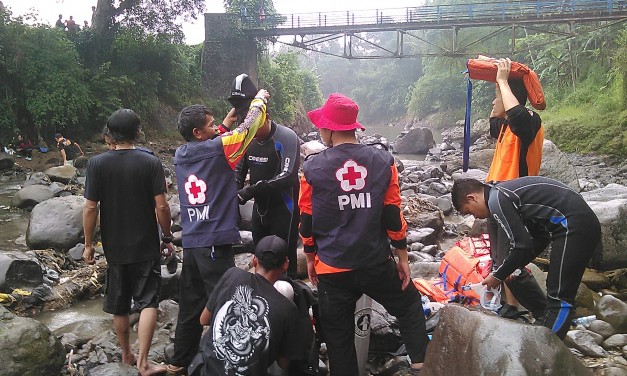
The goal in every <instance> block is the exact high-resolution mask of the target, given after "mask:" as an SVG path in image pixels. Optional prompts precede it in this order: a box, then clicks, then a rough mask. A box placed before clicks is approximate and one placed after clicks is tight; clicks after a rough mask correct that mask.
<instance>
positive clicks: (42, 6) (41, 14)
mask: <svg viewBox="0 0 627 376" xmlns="http://www.w3.org/2000/svg"><path fill="white" fill-rule="evenodd" d="M2 2H3V3H4V5H5V6H6V7H9V8H11V11H12V12H13V16H18V15H25V14H27V13H36V14H37V20H38V21H39V22H40V23H45V24H49V25H54V23H55V22H56V20H57V18H58V16H59V14H62V15H63V19H64V20H66V19H68V18H69V16H73V17H74V21H76V23H77V24H79V25H82V24H83V21H85V20H87V21H88V22H89V23H91V7H92V5H96V3H97V0H2ZM420 3H422V1H420V0H386V1H384V2H382V1H381V0H316V1H310V0H274V7H275V9H276V10H277V12H279V13H282V14H290V13H309V12H321V11H326V12H330V11H341V10H363V9H377V8H379V9H380V8H382V4H385V6H384V8H404V7H411V6H417V5H420ZM222 4H223V2H222V0H206V6H205V12H207V13H221V12H224V7H223V6H222ZM183 31H184V32H185V40H186V43H188V44H197V43H201V42H202V41H203V40H204V35H205V33H204V25H203V22H202V17H199V19H198V20H197V21H196V22H187V23H184V24H183Z"/></svg>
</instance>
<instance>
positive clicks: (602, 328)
mask: <svg viewBox="0 0 627 376" xmlns="http://www.w3.org/2000/svg"><path fill="white" fill-rule="evenodd" d="M588 329H590V331H593V332H595V333H598V334H600V335H601V336H603V338H609V337H611V336H613V335H614V334H616V329H614V327H613V326H612V325H611V324H610V323H608V322H606V321H603V320H594V321H593V322H591V323H590V327H589V328H588Z"/></svg>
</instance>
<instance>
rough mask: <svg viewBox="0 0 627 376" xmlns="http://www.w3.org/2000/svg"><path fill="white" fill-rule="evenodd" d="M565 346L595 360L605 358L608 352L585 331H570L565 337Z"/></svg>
mask: <svg viewBox="0 0 627 376" xmlns="http://www.w3.org/2000/svg"><path fill="white" fill-rule="evenodd" d="M564 344H565V345H566V346H568V347H572V348H574V349H577V350H579V351H581V353H582V354H584V355H585V356H590V357H593V358H605V357H607V352H606V351H605V350H603V347H601V346H599V344H598V343H597V342H596V341H595V339H594V338H593V337H592V336H591V335H590V333H589V332H587V331H585V330H570V331H568V333H567V334H566V337H564Z"/></svg>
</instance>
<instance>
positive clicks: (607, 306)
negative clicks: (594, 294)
mask: <svg viewBox="0 0 627 376" xmlns="http://www.w3.org/2000/svg"><path fill="white" fill-rule="evenodd" d="M596 308H597V318H599V319H601V320H603V321H607V322H608V323H610V324H611V325H612V327H614V329H616V332H617V333H627V303H625V302H623V301H621V300H619V299H616V298H615V297H613V296H611V295H605V296H604V297H602V298H601V300H600V301H599V303H598V304H597V307H596Z"/></svg>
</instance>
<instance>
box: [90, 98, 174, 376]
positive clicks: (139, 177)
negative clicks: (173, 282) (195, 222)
mask: <svg viewBox="0 0 627 376" xmlns="http://www.w3.org/2000/svg"><path fill="white" fill-rule="evenodd" d="M139 124H140V120H139V117H138V116H137V114H135V113H134V112H133V111H131V110H128V109H121V110H118V111H115V112H114V113H113V114H112V115H111V116H110V117H109V119H108V121H107V128H108V130H109V132H110V134H111V136H112V137H113V138H114V140H115V143H116V149H115V150H110V151H108V152H106V153H102V154H100V155H98V156H96V157H94V158H92V159H90V160H89V162H88V164H87V180H86V182H85V198H86V199H87V201H86V203H85V206H84V208H83V230H84V232H85V250H84V252H83V259H84V260H85V262H86V263H88V264H93V263H94V262H95V258H94V246H93V241H94V238H93V236H94V229H95V226H96V220H97V218H98V204H100V231H101V238H102V245H103V249H104V253H105V258H106V259H107V264H108V268H107V282H106V286H105V302H104V307H103V310H104V311H105V312H107V313H111V314H113V326H114V329H115V333H116V335H117V337H118V341H119V342H120V346H121V347H122V361H123V362H124V363H126V364H131V365H133V364H135V363H137V368H138V369H139V374H140V375H142V376H146V375H154V374H158V373H163V372H165V370H166V368H165V366H157V365H154V364H150V363H149V362H148V350H149V349H150V344H151V342H152V336H153V332H154V328H155V325H156V322H157V307H158V305H159V287H160V284H161V266H160V256H161V255H162V254H163V255H164V256H168V255H169V254H171V253H172V250H173V249H172V244H171V243H172V233H171V229H170V224H171V223H170V207H169V205H168V202H167V199H166V195H165V185H164V184H163V181H164V179H165V175H164V171H163V166H162V165H161V161H160V160H159V158H157V157H155V156H153V155H150V154H148V153H146V152H143V151H140V150H138V149H135V147H134V143H135V140H136V139H137V136H138V134H139V130H140V128H139ZM155 211H156V213H157V215H156V216H155ZM157 222H158V223H159V225H160V226H161V230H162V231H163V236H162V242H161V243H160V241H159V233H158V227H157ZM161 250H163V251H161ZM131 301H133V302H134V307H133V309H134V310H137V311H139V312H140V317H139V330H138V337H139V356H138V357H137V358H136V357H135V355H134V354H133V352H132V350H131V346H130V341H129V313H130V312H131Z"/></svg>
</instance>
